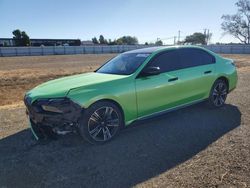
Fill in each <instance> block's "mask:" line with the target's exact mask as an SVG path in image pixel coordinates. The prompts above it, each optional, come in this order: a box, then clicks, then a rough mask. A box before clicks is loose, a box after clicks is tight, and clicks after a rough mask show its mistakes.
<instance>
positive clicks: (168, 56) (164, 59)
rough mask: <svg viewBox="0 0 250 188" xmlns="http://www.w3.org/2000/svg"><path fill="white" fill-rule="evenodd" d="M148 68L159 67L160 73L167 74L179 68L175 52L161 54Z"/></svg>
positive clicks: (177, 56) (176, 52)
mask: <svg viewBox="0 0 250 188" xmlns="http://www.w3.org/2000/svg"><path fill="white" fill-rule="evenodd" d="M148 66H155V67H160V69H161V72H169V71H173V70H177V69H180V68H181V64H180V61H179V55H178V51H177V50H171V51H167V52H162V53H161V54H159V55H157V56H156V57H155V58H154V59H153V60H152V61H151V62H150V63H149V65H148Z"/></svg>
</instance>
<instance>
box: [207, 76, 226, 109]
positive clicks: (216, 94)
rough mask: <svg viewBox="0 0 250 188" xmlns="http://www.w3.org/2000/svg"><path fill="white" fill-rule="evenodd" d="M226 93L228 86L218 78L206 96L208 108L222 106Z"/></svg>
mask: <svg viewBox="0 0 250 188" xmlns="http://www.w3.org/2000/svg"><path fill="white" fill-rule="evenodd" d="M227 94H228V86H227V83H226V82H225V80H222V79H218V80H216V81H215V82H214V84H213V87H212V89H211V91H210V95H209V98H208V102H207V104H208V106H209V107H210V108H220V107H222V106H224V104H225V101H226V98H227Z"/></svg>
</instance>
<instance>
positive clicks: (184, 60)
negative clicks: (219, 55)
mask: <svg viewBox="0 0 250 188" xmlns="http://www.w3.org/2000/svg"><path fill="white" fill-rule="evenodd" d="M180 61H181V64H182V65H183V68H188V67H195V66H200V65H207V64H212V63H215V58H214V57H213V56H212V55H210V54H209V53H207V52H206V51H204V50H200V49H194V48H186V49H180Z"/></svg>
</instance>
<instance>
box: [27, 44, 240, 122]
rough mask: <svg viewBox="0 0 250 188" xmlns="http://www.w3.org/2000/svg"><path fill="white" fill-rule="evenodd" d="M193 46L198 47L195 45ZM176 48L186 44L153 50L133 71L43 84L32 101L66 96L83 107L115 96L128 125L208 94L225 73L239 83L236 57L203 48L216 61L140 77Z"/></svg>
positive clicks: (231, 85) (31, 93)
mask: <svg viewBox="0 0 250 188" xmlns="http://www.w3.org/2000/svg"><path fill="white" fill-rule="evenodd" d="M184 47H185V48H189V47H188V46H184ZM190 47H192V48H194V46H190ZM176 48H182V47H166V48H161V49H159V50H157V51H155V52H153V53H152V54H151V55H150V56H149V57H148V58H147V59H146V60H145V62H144V63H143V64H142V65H141V66H140V67H139V68H138V70H137V71H136V72H134V73H133V74H131V75H111V74H102V73H95V72H93V73H85V74H79V75H74V76H68V77H64V78H61V79H56V80H53V81H49V82H46V83H44V84H42V85H39V86H37V87H35V88H34V89H32V90H31V91H29V92H28V94H29V96H30V97H32V101H34V100H36V99H41V98H57V97H65V96H66V97H68V98H70V99H71V100H73V101H74V102H76V103H78V104H80V105H81V106H82V107H83V108H88V107H89V106H90V105H91V104H93V103H95V102H96V101H98V100H102V99H109V100H113V101H115V102H117V103H118V104H119V105H120V106H121V108H122V110H123V112H124V117H125V123H126V125H128V124H130V123H131V122H132V121H134V120H136V119H139V118H141V117H145V116H148V115H150V114H153V113H156V112H159V111H163V110H167V109H172V108H174V107H176V106H182V105H186V104H189V103H190V104H191V103H192V102H194V101H199V100H203V99H206V98H208V96H209V92H210V90H211V87H212V85H213V83H214V81H215V80H216V79H218V78H219V77H221V76H223V77H225V78H227V79H228V81H229V90H232V89H233V88H235V87H236V84H237V73H236V68H235V67H234V66H233V65H232V60H230V59H225V58H222V57H221V56H219V55H217V54H215V53H213V52H211V51H208V50H206V49H203V48H202V49H203V50H206V51H207V52H208V53H210V54H212V55H214V56H215V58H216V63H215V64H210V65H203V66H197V67H191V68H186V69H181V70H177V71H171V72H166V73H161V74H160V75H155V76H149V77H143V78H137V75H138V74H139V73H140V71H141V70H142V69H143V67H144V66H145V65H146V64H147V63H148V62H149V61H150V60H151V59H152V58H153V57H154V56H155V55H156V54H158V53H159V52H162V51H168V50H172V49H176ZM195 48H199V47H195ZM207 70H211V71H212V73H211V74H207V75H204V72H205V71H207ZM173 77H178V78H179V79H178V80H177V81H175V82H168V79H170V78H173Z"/></svg>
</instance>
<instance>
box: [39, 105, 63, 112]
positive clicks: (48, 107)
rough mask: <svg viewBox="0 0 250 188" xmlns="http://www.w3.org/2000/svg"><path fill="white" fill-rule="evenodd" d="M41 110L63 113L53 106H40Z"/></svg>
mask: <svg viewBox="0 0 250 188" xmlns="http://www.w3.org/2000/svg"><path fill="white" fill-rule="evenodd" d="M42 109H43V110H44V111H48V112H55V113H63V111H62V110H60V109H58V108H56V107H54V106H48V105H42Z"/></svg>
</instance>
